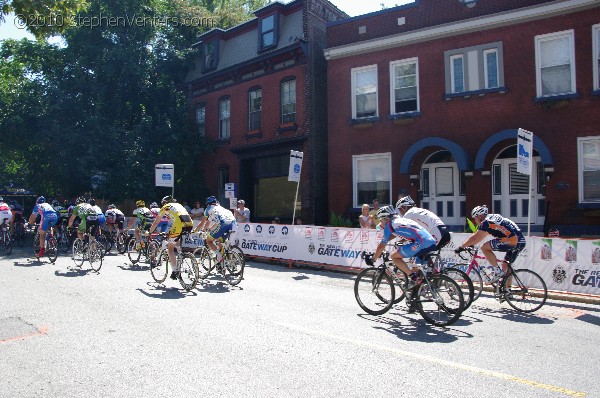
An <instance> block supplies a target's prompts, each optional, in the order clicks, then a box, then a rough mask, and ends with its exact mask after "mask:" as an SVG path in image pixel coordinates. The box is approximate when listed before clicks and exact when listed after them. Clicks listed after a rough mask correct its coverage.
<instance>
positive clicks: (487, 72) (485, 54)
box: [483, 48, 500, 89]
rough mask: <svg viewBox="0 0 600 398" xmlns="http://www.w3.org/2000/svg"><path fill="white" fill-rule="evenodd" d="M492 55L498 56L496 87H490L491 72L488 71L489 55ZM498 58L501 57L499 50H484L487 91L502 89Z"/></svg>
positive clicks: (484, 75) (484, 81)
mask: <svg viewBox="0 0 600 398" xmlns="http://www.w3.org/2000/svg"><path fill="white" fill-rule="evenodd" d="M491 53H494V54H496V83H497V86H496V87H490V85H489V82H490V79H489V76H490V71H489V70H488V64H487V55H488V54H491ZM498 57H500V54H498V49H497V48H490V49H488V50H483V84H484V87H485V88H486V89H491V88H499V87H500V65H499V63H498Z"/></svg>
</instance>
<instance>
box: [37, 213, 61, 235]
mask: <svg viewBox="0 0 600 398" xmlns="http://www.w3.org/2000/svg"><path fill="white" fill-rule="evenodd" d="M57 221H58V216H57V215H56V213H48V214H43V215H42V218H41V220H40V229H41V230H42V231H44V232H46V231H48V228H50V227H52V226H53V225H54V224H56V222H57Z"/></svg>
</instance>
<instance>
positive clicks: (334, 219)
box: [331, 212, 352, 228]
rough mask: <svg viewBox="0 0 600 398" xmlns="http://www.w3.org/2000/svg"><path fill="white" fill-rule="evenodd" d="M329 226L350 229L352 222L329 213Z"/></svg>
mask: <svg viewBox="0 0 600 398" xmlns="http://www.w3.org/2000/svg"><path fill="white" fill-rule="evenodd" d="M331 226H332V227H346V228H352V220H350V219H349V218H345V217H343V216H338V215H337V214H335V213H334V212H331Z"/></svg>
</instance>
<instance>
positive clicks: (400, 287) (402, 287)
mask: <svg viewBox="0 0 600 398" xmlns="http://www.w3.org/2000/svg"><path fill="white" fill-rule="evenodd" d="M394 273H395V274H396V276H397V277H398V279H400V283H398V281H396V280H395V279H394V278H392V279H394V287H395V288H396V291H395V294H394V295H395V296H396V299H394V304H398V303H400V302H401V301H402V300H404V297H406V294H405V293H404V292H405V291H406V285H407V284H408V276H406V273H405V272H404V271H402V270H401V269H399V268H394ZM380 298H381V297H380Z"/></svg>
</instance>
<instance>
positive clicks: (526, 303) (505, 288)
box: [454, 247, 548, 313]
mask: <svg viewBox="0 0 600 398" xmlns="http://www.w3.org/2000/svg"><path fill="white" fill-rule="evenodd" d="M464 251H466V252H467V253H469V255H470V256H471V260H470V261H469V260H468V258H465V257H463V255H462V252H461V253H458V255H459V256H460V258H462V259H463V260H465V261H468V263H465V264H456V265H455V266H454V268H460V269H463V270H464V272H465V273H466V274H467V275H468V276H469V277H470V278H471V280H472V281H473V287H474V290H475V292H474V296H473V300H477V299H478V298H479V296H481V292H482V291H483V283H484V280H485V283H486V284H489V285H491V286H492V289H493V291H494V297H495V298H496V299H497V300H498V301H499V302H500V303H502V302H504V301H506V302H507V303H508V305H510V306H511V307H512V308H514V309H515V310H517V311H519V312H525V313H531V312H535V311H537V310H539V309H540V308H542V306H543V305H544V303H545V302H546V299H547V298H548V288H547V287H546V283H545V282H544V280H543V279H542V277H541V276H540V275H539V274H537V273H536V272H534V271H531V270H528V269H514V268H513V267H512V263H510V262H507V263H506V266H507V268H506V273H505V274H504V275H498V274H497V273H496V272H495V270H494V269H493V268H495V267H492V266H489V267H482V266H481V265H479V263H478V262H477V259H485V256H479V255H477V252H478V251H479V249H474V248H473V247H468V248H465V250H464ZM498 262H501V261H498ZM486 268H488V269H487V270H486ZM515 284H516V286H515Z"/></svg>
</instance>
